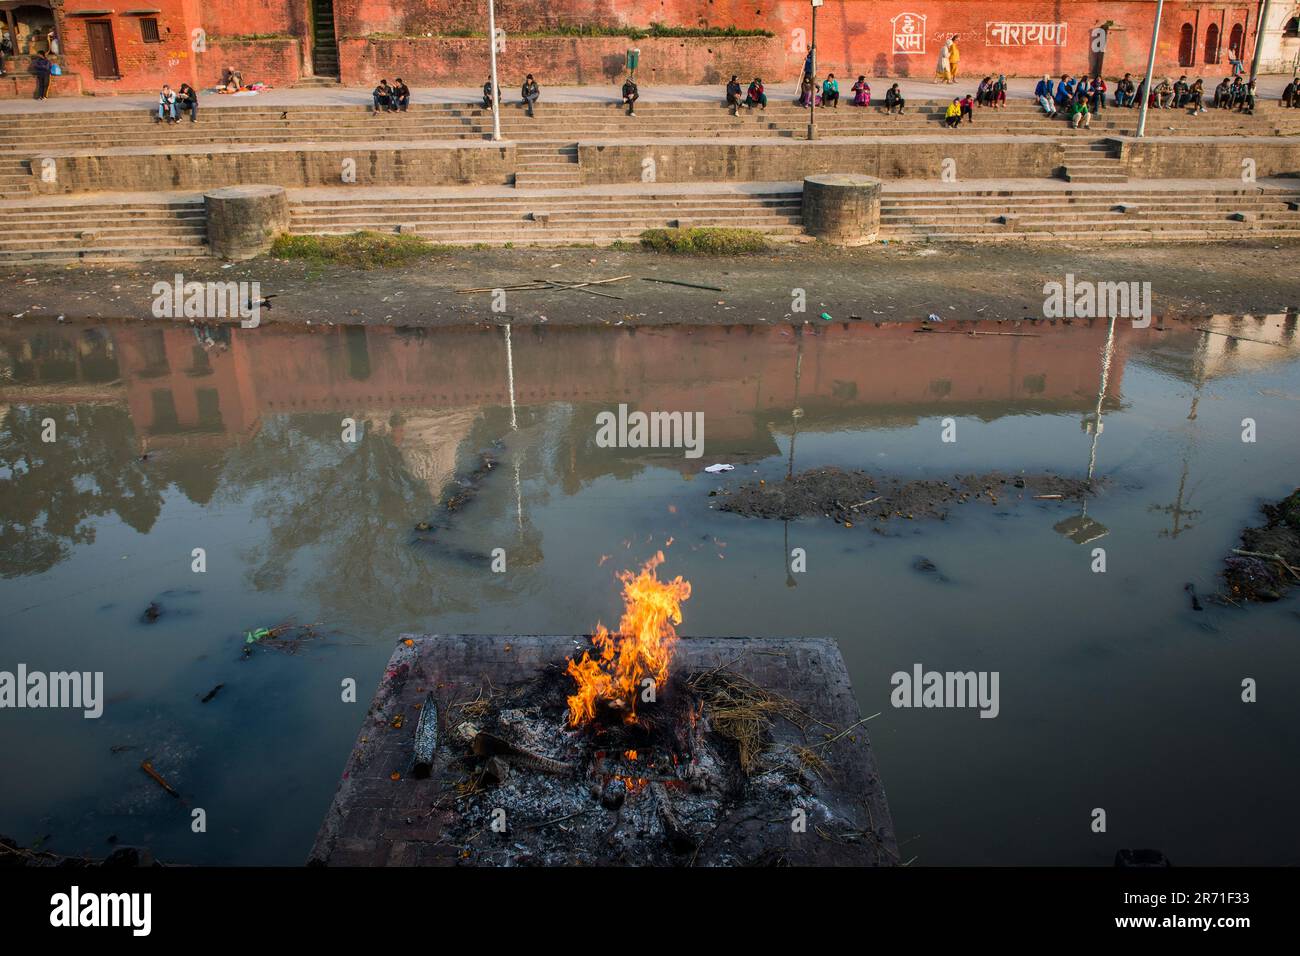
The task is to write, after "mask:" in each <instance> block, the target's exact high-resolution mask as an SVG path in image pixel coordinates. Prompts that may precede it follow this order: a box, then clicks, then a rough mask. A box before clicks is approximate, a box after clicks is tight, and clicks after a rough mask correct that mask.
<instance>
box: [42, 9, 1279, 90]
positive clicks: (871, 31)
mask: <svg viewBox="0 0 1300 956" xmlns="http://www.w3.org/2000/svg"><path fill="white" fill-rule="evenodd" d="M132 2H133V0H66V4H65V13H64V16H63V24H62V30H61V37H62V40H63V50H64V54H65V65H66V67H67V68H68V69H69V70H71V71H73V72H76V73H79V74H81V78H82V82H83V84H84V86H85V88H86V89H87V90H88V91H92V92H97V93H108V92H122V91H138V90H153V89H156V88H157V87H158V86H159V85H160V84H161V83H163V82H170V83H172V84H173V85H175V84H176V83H178V82H181V81H189V82H195V81H196V80H201V81H202V82H203V83H204V84H206V83H208V82H210V81H211V80H215V79H216V73H217V72H219V71H220V69H221V67H222V66H225V65H227V64H225V63H221V64H215V72H214V69H213V67H214V64H213V63H212V62H211V60H212V57H213V55H214V54H212V53H209V54H206V55H205V56H203V57H197V56H195V55H194V54H192V53H191V51H190V40H189V35H190V31H191V30H192V29H194V28H195V27H202V28H203V29H204V30H205V31H206V32H207V34H208V37H209V43H210V44H211V43H214V42H215V43H217V44H218V45H220V44H221V43H223V42H225V40H229V38H230V37H233V36H241V35H247V34H253V33H274V34H290V35H293V36H297V37H299V38H301V41H302V42H301V43H300V44H299V45H298V46H296V47H294V48H293V49H294V50H296V53H297V56H298V60H297V62H296V63H295V62H294V58H293V56H291V55H290V53H289V52H288V48H287V47H284V46H281V47H275V46H274V45H272V46H271V47H266V48H263V47H258V48H252V47H241V48H239V50H238V51H236V50H234V49H233V48H231V47H230V46H229V45H228V43H227V44H226V45H225V46H224V49H225V50H228V51H230V52H229V54H223V55H231V54H234V53H236V52H237V53H238V54H239V55H240V56H243V57H245V59H243V60H242V61H241V62H240V63H239V64H238V65H239V66H240V68H241V69H243V71H244V75H245V77H246V78H248V79H253V78H258V79H263V80H265V81H267V82H269V83H271V84H273V85H280V86H284V85H288V84H290V83H292V82H294V81H295V80H296V79H297V78H298V75H299V72H300V70H301V67H302V64H303V62H304V59H305V58H306V51H307V49H308V47H307V44H308V43H309V42H310V40H309V37H310V32H311V31H310V23H311V18H310V13H309V0H150V3H149V4H148V6H151V7H152V6H157V7H159V8H160V9H161V10H162V12H161V13H159V14H158V20H159V27H160V32H161V33H162V37H163V42H162V43H159V44H146V43H144V42H143V41H142V39H141V35H140V27H139V23H138V18H135V17H126V16H122V15H121V14H120V13H117V12H115V13H113V14H112V15H111V16H109V17H108V18H107V19H109V20H110V21H111V22H112V23H113V29H114V37H115V41H116V45H117V55H118V62H119V66H120V68H121V72H122V79H120V80H96V79H95V78H94V76H93V73H92V71H91V68H90V57H89V51H88V50H87V48H86V28H85V22H84V20H83V19H82V18H78V17H75V16H70V15H69V14H71V13H73V12H75V11H76V10H77V9H82V10H86V9H104V8H112V9H115V10H125V9H132V8H133V7H132V6H131V4H132ZM497 8H498V18H499V19H498V22H499V25H500V26H502V27H503V28H504V29H505V30H506V31H507V34H508V35H510V36H511V37H512V38H511V39H509V40H508V41H507V50H506V54H505V56H504V57H503V67H502V69H503V74H504V76H506V77H509V78H510V85H513V84H514V77H515V75H516V74H519V73H521V72H524V71H527V70H531V71H532V72H535V73H538V74H539V75H540V76H541V77H542V78H543V80H544V82H546V83H550V84H562V83H579V82H582V83H599V82H606V81H610V80H611V79H612V78H613V76H615V75H617V64H618V63H621V62H622V57H623V53H624V51H625V50H626V49H627V47H628V46H629V45H632V44H633V43H635V45H636V46H638V47H640V49H641V51H642V63H643V68H642V73H643V76H644V78H645V79H646V80H647V81H649V82H660V83H705V82H708V83H712V82H716V81H717V80H716V78H717V77H722V76H725V75H729V73H730V72H733V71H734V72H739V73H742V74H744V73H751V74H752V73H763V74H764V76H766V77H770V78H772V79H777V80H782V79H784V80H788V79H791V78H793V77H794V76H796V75H797V74H798V71H799V67H800V65H801V64H802V62H803V57H804V50H805V47H806V44H807V41H808V39H809V35H808V34H809V20H810V7H809V5H808V2H807V0H635V2H633V0H498V3H497ZM485 10H486V0H468V2H462V0H396V2H393V0H335V22H336V28H337V32H338V34H339V36H340V37H353V38H361V37H365V36H367V35H370V34H374V33H388V34H401V35H406V34H411V33H415V34H422V33H425V32H431V31H443V32H447V31H453V30H456V29H459V28H471V29H474V30H477V31H485V30H486V20H487V18H486V13H485ZM1154 12H1155V3H1154V2H1152V0H1114V2H1109V0H1108V2H1097V0H1089V2H1083V0H1078V2H1073V0H1055V2H1043V0H1007V2H998V0H893V2H890V3H887V4H886V3H880V2H878V0H826V3H825V5H824V6H823V7H822V8H821V9H820V11H819V14H818V60H819V67H820V69H819V72H825V71H827V70H833V71H835V72H836V73H839V74H841V75H855V74H857V73H867V74H869V75H872V76H877V77H878V76H883V75H891V76H913V77H925V78H928V77H930V76H932V75H933V72H934V66H935V60H936V58H937V54H938V50H939V46H940V45H941V43H942V40H943V38H944V37H945V36H948V35H951V34H954V33H955V34H957V35H958V36H959V38H960V39H959V41H958V42H959V46H960V49H961V54H962V55H961V72H962V74H963V75H964V76H965V77H966V78H967V79H969V78H970V77H971V76H972V75H973V74H983V73H1006V74H1008V75H1012V76H1032V75H1037V74H1041V73H1044V72H1047V73H1052V74H1060V73H1063V72H1070V73H1079V72H1083V71H1085V70H1087V69H1088V68H1089V63H1090V57H1089V39H1090V36H1089V33H1090V30H1091V29H1092V28H1093V27H1095V26H1097V25H1099V24H1101V23H1104V22H1106V21H1113V22H1114V29H1112V30H1111V32H1110V33H1109V34H1108V40H1109V43H1108V50H1107V53H1106V57H1105V72H1106V73H1107V74H1108V75H1111V76H1113V75H1115V74H1117V73H1122V72H1131V73H1135V74H1138V73H1142V72H1144V71H1145V67H1146V54H1147V46H1148V44H1149V42H1150V35H1151V19H1152V17H1153V16H1154ZM904 13H907V14H913V15H916V16H917V17H920V16H924V17H925V18H926V20H925V28H924V31H923V35H924V41H925V49H924V52H918V53H916V54H914V55H900V54H898V53H896V52H895V51H894V48H893V44H894V40H893V30H894V27H893V23H892V20H893V18H895V17H896V16H898V15H900V14H904ZM1255 15H1256V10H1255V6H1254V5H1253V4H1252V3H1249V2H1240V0H1229V2H1226V3H1214V2H1211V0H1204V2H1190V0H1181V2H1171V3H1169V4H1167V5H1166V6H1165V12H1164V23H1163V27H1162V30H1161V38H1162V39H1161V44H1160V50H1159V56H1158V59H1157V64H1158V66H1157V70H1158V72H1159V73H1161V74H1168V73H1173V74H1175V75H1177V74H1178V73H1182V72H1187V73H1188V74H1190V75H1192V76H1198V75H1199V76H1203V77H1205V78H1206V79H1207V80H1208V79H1211V78H1214V77H1217V76H1219V75H1221V74H1222V73H1225V72H1226V71H1227V69H1228V66H1227V62H1226V61H1227V49H1226V48H1227V43H1228V37H1229V36H1230V35H1231V30H1232V26H1233V25H1234V24H1236V23H1240V24H1243V25H1245V26H1246V43H1245V46H1246V50H1245V52H1246V54H1247V56H1249V53H1250V50H1251V47H1252V44H1253V42H1254V37H1253V34H1254V30H1255V24H1254V19H1255ZM652 21H658V22H663V23H669V24H675V25H681V26H699V25H705V24H710V25H714V26H731V25H734V26H738V27H744V28H763V29H768V30H771V31H772V32H773V33H774V34H776V36H775V38H774V39H771V40H768V41H766V42H764V41H761V40H749V41H743V42H740V43H738V42H735V41H731V42H727V41H722V40H691V41H687V42H681V41H670V40H641V41H631V40H628V39H626V38H621V37H600V38H586V39H576V38H540V39H526V38H523V37H520V38H519V39H514V38H513V36H514V35H516V34H519V33H522V32H524V31H527V30H538V29H545V28H546V27H554V26H556V25H558V24H576V23H583V24H604V25H615V24H624V25H634V26H647V25H649V24H650V23H651V22H652ZM1212 21H1213V22H1215V23H1217V24H1218V25H1219V26H1220V30H1221V37H1222V40H1221V44H1222V47H1223V51H1224V52H1223V55H1222V62H1221V63H1220V64H1218V65H1207V64H1205V62H1204V60H1205V49H1204V47H1205V38H1206V30H1207V28H1208V26H1209V24H1210V22H1212ZM917 22H919V20H918V21H917ZM991 22H1011V23H1063V24H1065V25H1066V26H1065V35H1066V42H1065V44H1064V45H1063V46H1056V45H1028V46H1026V45H1010V46H1008V45H998V44H997V43H996V42H995V38H994V37H993V36H992V35H991V32H990V30H989V28H988V24H989V23H991ZM1184 24H1188V25H1190V26H1191V27H1192V28H1193V31H1194V37H1195V42H1194V51H1193V65H1192V66H1189V67H1180V66H1179V65H1178V49H1179V39H1180V31H1181V28H1182V27H1183V26H1184ZM223 38H225V40H223ZM485 45H486V39H469V40H454V39H450V38H444V39H424V38H419V39H413V40H405V39H398V40H380V41H365V40H361V39H356V40H349V41H346V42H344V43H342V44H341V47H342V48H341V50H340V58H341V66H342V70H343V79H344V82H345V83H359V84H369V83H372V82H373V81H374V80H375V79H376V78H377V77H379V76H391V75H393V74H395V73H401V75H402V76H403V77H404V78H405V79H406V80H407V82H415V83H417V84H424V83H441V84H456V85H477V84H478V83H479V82H481V79H480V78H481V77H482V75H483V74H484V73H485V71H486V65H485V64H486V49H485ZM713 55H719V56H721V57H722V59H720V60H719V61H718V62H714V63H709V62H708V57H710V56H713ZM746 58H748V59H746ZM503 85H504V81H503Z"/></svg>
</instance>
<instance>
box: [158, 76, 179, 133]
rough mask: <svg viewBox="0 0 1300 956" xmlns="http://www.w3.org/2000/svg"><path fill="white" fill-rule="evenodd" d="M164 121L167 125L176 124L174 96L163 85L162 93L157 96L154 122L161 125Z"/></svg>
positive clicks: (169, 88)
mask: <svg viewBox="0 0 1300 956" xmlns="http://www.w3.org/2000/svg"><path fill="white" fill-rule="evenodd" d="M163 120H166V121H167V123H168V125H171V124H172V123H175V122H176V94H175V93H173V92H172V88H171V87H170V86H168V85H167V84H166V83H164V84H163V88H162V92H161V93H159V94H158V119H156V120H155V121H154V122H157V123H161V122H162V121H163Z"/></svg>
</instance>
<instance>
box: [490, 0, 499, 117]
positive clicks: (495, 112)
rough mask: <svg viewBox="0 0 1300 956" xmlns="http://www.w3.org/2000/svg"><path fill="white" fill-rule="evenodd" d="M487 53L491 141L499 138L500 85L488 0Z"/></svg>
mask: <svg viewBox="0 0 1300 956" xmlns="http://www.w3.org/2000/svg"><path fill="white" fill-rule="evenodd" d="M488 54H489V57H490V58H491V61H492V141H493V142H496V141H497V140H499V139H501V87H500V86H499V85H498V84H497V11H496V4H495V3H494V0H488Z"/></svg>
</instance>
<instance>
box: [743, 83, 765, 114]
mask: <svg viewBox="0 0 1300 956" xmlns="http://www.w3.org/2000/svg"><path fill="white" fill-rule="evenodd" d="M755 103H757V104H758V105H759V107H760V108H761V109H767V93H765V92H764V91H763V78H762V77H761V76H756V77H754V79H753V82H751V83H750V84H749V89H747V90H746V91H745V105H746V106H748V107H750V108H752V107H753V106H754V104H755Z"/></svg>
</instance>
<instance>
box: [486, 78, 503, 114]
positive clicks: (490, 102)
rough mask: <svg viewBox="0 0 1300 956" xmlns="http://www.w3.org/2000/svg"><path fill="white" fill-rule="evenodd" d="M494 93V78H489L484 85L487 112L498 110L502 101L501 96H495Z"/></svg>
mask: <svg viewBox="0 0 1300 956" xmlns="http://www.w3.org/2000/svg"><path fill="white" fill-rule="evenodd" d="M492 92H493V91H492V77H490V76H489V77H488V79H487V82H486V83H484V84H483V109H485V110H493V109H496V104H497V101H498V100H500V95H499V94H498V95H497V96H493V95H492Z"/></svg>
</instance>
